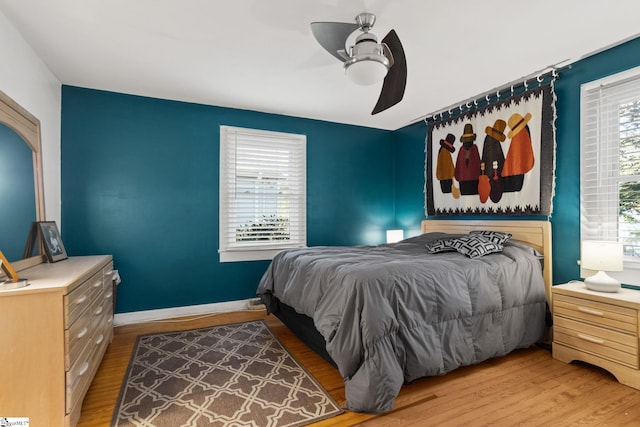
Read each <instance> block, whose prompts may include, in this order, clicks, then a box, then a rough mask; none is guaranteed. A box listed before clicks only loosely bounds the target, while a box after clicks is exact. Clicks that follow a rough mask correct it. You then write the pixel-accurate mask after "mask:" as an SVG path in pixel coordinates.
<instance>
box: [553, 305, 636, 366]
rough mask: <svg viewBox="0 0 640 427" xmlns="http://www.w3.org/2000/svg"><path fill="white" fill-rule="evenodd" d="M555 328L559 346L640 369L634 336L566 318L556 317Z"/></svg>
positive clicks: (554, 332)
mask: <svg viewBox="0 0 640 427" xmlns="http://www.w3.org/2000/svg"><path fill="white" fill-rule="evenodd" d="M553 328H554V329H553V337H554V341H555V342H556V343H558V344H564V345H567V346H569V347H574V348H576V349H579V350H582V351H587V352H589V353H592V354H594V355H596V356H600V357H604V358H606V359H609V360H612V361H614V362H618V363H622V364H624V365H627V366H629V367H632V368H635V369H637V368H638V339H637V337H636V336H634V335H630V334H627V333H623V332H616V331H614V330H611V329H607V328H603V327H600V326H596V325H591V324H587V323H584V322H581V321H576V320H571V319H568V318H564V317H556V318H555V319H554V325H553Z"/></svg>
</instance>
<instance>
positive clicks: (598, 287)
mask: <svg viewBox="0 0 640 427" xmlns="http://www.w3.org/2000/svg"><path fill="white" fill-rule="evenodd" d="M584 284H585V285H587V289H591V290H592V291H598V292H618V290H620V282H619V281H617V280H616V279H614V278H613V277H611V276H609V275H608V274H607V273H605V272H604V271H598V272H597V273H596V274H594V275H593V276H591V277H587V278H586V279H584Z"/></svg>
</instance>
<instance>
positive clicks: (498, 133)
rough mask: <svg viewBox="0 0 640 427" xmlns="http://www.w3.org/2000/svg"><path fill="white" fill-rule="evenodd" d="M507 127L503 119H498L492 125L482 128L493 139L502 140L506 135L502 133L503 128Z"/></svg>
mask: <svg viewBox="0 0 640 427" xmlns="http://www.w3.org/2000/svg"><path fill="white" fill-rule="evenodd" d="M506 127H507V123H506V122H505V121H504V120H501V119H498V120H496V122H495V123H494V124H493V127H491V126H487V127H486V129H485V130H484V131H485V132H486V134H487V135H489V136H490V137H492V138H493V139H495V140H496V141H500V142H504V140H505V139H507V137H506V136H505V134H504V130H505V128H506Z"/></svg>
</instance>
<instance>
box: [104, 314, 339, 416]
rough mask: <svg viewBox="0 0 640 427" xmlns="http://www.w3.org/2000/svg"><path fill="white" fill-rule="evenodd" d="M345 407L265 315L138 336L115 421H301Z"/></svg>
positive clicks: (118, 402) (330, 413) (116, 409)
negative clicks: (283, 341)
mask: <svg viewBox="0 0 640 427" xmlns="http://www.w3.org/2000/svg"><path fill="white" fill-rule="evenodd" d="M340 413H342V409H341V408H340V407H339V406H338V405H337V404H336V402H335V401H334V400H333V399H332V398H331V396H330V395H329V394H328V393H327V392H326V391H325V390H324V389H323V388H322V387H321V386H320V384H319V383H318V382H317V381H316V380H315V379H314V378H313V377H312V376H311V375H310V374H309V373H308V372H307V370H306V369H305V368H304V367H303V366H302V365H301V364H300V363H299V362H298V361H297V360H296V359H295V358H294V357H293V356H292V355H291V354H290V353H289V352H288V351H287V350H286V349H285V348H284V346H283V345H282V344H281V343H280V342H279V341H278V339H277V338H276V337H275V336H274V335H273V333H272V332H271V331H270V330H269V328H268V327H267V325H266V324H265V323H264V322H263V321H261V320H258V321H252V322H245V323H237V324H232V325H222V326H214V327H209V328H202V329H192V330H188V331H180V332H170V333H159V334H150V335H142V336H140V337H138V340H137V342H136V345H135V347H134V350H133V353H132V356H131V360H130V361H129V367H128V368H127V372H126V374H125V377H124V380H123V383H122V388H121V390H120V395H119V397H118V401H117V404H116V408H115V410H114V414H113V419H112V422H111V425H112V426H118V427H123V426H146V427H152V426H157V427H165V426H166V427H169V426H170V427H178V426H234V427H235V426H238V427H239V426H256V427H263V426H270V427H271V426H273V427H283V426H291V427H293V426H303V425H307V424H310V423H313V422H316V421H320V420H322V419H326V418H329V417H333V416H335V415H338V414H340Z"/></svg>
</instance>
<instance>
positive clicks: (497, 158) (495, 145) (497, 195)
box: [482, 119, 507, 203]
mask: <svg viewBox="0 0 640 427" xmlns="http://www.w3.org/2000/svg"><path fill="white" fill-rule="evenodd" d="M506 127H507V123H506V122H505V121H504V120H502V119H498V120H496V121H495V123H494V124H493V126H487V127H486V128H485V133H486V136H485V138H484V144H483V145H482V162H483V163H484V165H485V171H484V173H485V174H486V175H487V176H488V177H489V185H490V193H489V197H490V198H491V201H492V202H493V203H498V202H499V201H500V199H501V198H502V192H503V182H502V168H503V166H504V153H503V151H502V143H503V142H504V141H505V140H506V139H507V137H506V135H505V134H504V130H505V129H506ZM483 203H484V202H483Z"/></svg>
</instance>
